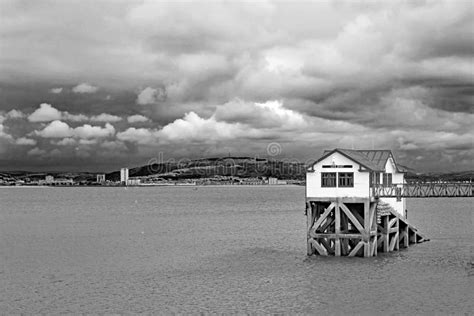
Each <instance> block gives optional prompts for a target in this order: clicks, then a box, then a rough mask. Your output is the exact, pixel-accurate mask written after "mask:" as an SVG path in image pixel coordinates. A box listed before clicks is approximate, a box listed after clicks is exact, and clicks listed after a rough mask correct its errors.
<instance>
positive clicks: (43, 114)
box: [28, 103, 61, 122]
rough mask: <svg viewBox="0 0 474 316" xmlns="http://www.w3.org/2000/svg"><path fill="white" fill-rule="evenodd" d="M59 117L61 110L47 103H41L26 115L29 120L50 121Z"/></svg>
mask: <svg viewBox="0 0 474 316" xmlns="http://www.w3.org/2000/svg"><path fill="white" fill-rule="evenodd" d="M60 119H61V112H60V111H58V110H57V109H56V108H54V107H52V106H51V104H48V103H41V104H40V107H39V108H38V109H36V110H35V111H34V112H33V113H31V114H30V115H29V116H28V121H30V122H50V121H54V120H60Z"/></svg>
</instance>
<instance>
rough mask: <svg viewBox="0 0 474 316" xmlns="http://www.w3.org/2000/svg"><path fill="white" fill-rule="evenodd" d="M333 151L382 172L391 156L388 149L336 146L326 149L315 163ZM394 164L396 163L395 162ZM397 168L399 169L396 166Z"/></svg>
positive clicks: (372, 169)
mask: <svg viewBox="0 0 474 316" xmlns="http://www.w3.org/2000/svg"><path fill="white" fill-rule="evenodd" d="M335 152H339V153H340V154H342V155H344V156H346V157H347V158H349V159H351V160H353V161H355V162H357V163H358V164H360V165H361V166H363V167H365V168H367V169H369V170H371V171H377V172H382V171H385V164H386V163H387V160H388V158H390V157H392V159H393V161H394V162H395V159H394V158H393V155H392V151H391V150H389V149H381V150H355V149H342V148H336V149H333V150H326V151H324V154H323V156H322V157H321V158H319V159H318V160H317V161H316V163H318V162H320V161H321V160H323V159H326V158H327V157H328V156H330V155H332V154H333V153H335ZM395 166H396V167H397V164H396V162H395ZM397 170H398V171H400V169H399V168H398V167H397Z"/></svg>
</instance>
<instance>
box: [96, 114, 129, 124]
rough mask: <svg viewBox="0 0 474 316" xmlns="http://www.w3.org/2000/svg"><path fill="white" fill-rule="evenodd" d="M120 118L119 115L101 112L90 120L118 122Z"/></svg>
mask: <svg viewBox="0 0 474 316" xmlns="http://www.w3.org/2000/svg"><path fill="white" fill-rule="evenodd" d="M121 120H122V118H121V117H120V116H116V115H112V114H107V113H102V114H99V115H94V116H92V117H91V121H92V122H111V123H113V122H120V121H121Z"/></svg>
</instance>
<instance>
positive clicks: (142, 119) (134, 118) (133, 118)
mask: <svg viewBox="0 0 474 316" xmlns="http://www.w3.org/2000/svg"><path fill="white" fill-rule="evenodd" d="M148 121H149V119H148V118H147V117H146V116H143V115H140V114H135V115H130V116H129V117H127V122H129V123H143V122H148Z"/></svg>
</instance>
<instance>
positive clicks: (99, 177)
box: [97, 173, 105, 183]
mask: <svg viewBox="0 0 474 316" xmlns="http://www.w3.org/2000/svg"><path fill="white" fill-rule="evenodd" d="M104 182H105V174H103V173H101V174H98V175H97V183H104Z"/></svg>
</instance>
